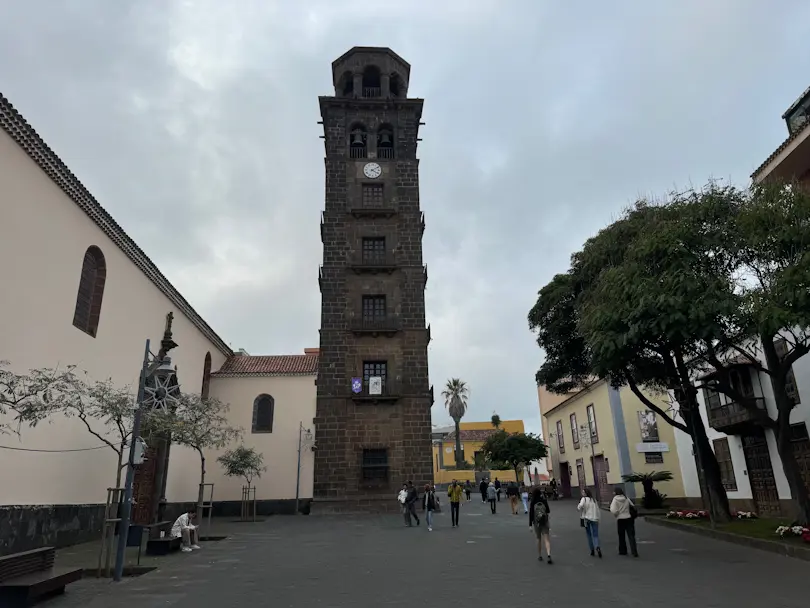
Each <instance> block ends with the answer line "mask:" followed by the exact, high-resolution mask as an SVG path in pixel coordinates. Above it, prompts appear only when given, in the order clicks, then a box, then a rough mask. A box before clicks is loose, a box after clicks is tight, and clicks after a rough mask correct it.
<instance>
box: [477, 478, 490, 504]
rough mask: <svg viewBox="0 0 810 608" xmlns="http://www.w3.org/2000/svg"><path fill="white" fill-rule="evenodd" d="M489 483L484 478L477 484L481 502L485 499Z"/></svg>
mask: <svg viewBox="0 0 810 608" xmlns="http://www.w3.org/2000/svg"><path fill="white" fill-rule="evenodd" d="M488 486H489V484H488V483H487V480H486V479H482V480H481V483H479V484H478V490H479V491H480V492H481V502H486V501H487V487H488Z"/></svg>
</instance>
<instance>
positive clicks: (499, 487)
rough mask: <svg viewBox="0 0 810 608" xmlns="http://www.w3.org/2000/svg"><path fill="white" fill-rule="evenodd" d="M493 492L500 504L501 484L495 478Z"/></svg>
mask: <svg viewBox="0 0 810 608" xmlns="http://www.w3.org/2000/svg"><path fill="white" fill-rule="evenodd" d="M495 492H497V494H498V502H501V482H500V480H499V479H498V478H497V477H496V478H495Z"/></svg>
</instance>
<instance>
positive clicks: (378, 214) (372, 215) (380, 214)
mask: <svg viewBox="0 0 810 608" xmlns="http://www.w3.org/2000/svg"><path fill="white" fill-rule="evenodd" d="M349 213H351V214H352V217H354V218H356V219H362V218H368V219H376V218H389V217H394V216H395V215H396V214H397V208H396V207H395V206H394V205H378V206H374V207H364V206H362V205H359V204H355V205H354V206H352V207H351V208H350V209H349Z"/></svg>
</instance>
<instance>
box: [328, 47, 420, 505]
mask: <svg viewBox="0 0 810 608" xmlns="http://www.w3.org/2000/svg"><path fill="white" fill-rule="evenodd" d="M410 69H411V68H410V65H409V64H408V63H406V62H405V61H404V60H403V59H402V58H401V57H399V56H398V55H397V54H396V53H394V52H393V51H391V49H388V48H376V47H374V48H372V47H354V48H353V49H351V50H350V51H348V52H347V53H346V54H344V55H343V56H342V57H340V58H339V59H337V60H335V61H334V62H333V63H332V76H333V82H334V86H335V94H334V96H324V97H320V98H319V101H320V108H321V117H322V118H323V122H322V124H323V130H324V136H323V138H324V142H325V147H326V159H325V166H326V204H325V209H324V212H323V219H322V221H321V240H322V242H323V266H322V267H321V268H320V271H319V275H318V282H319V284H320V290H321V302H322V303H321V344H320V363H319V369H318V392H317V412H316V418H315V439H316V442H317V451H316V453H315V487H314V500H315V502H314V504H313V508H314V509H315V510H316V511H332V512H335V511H338V512H340V511H353V510H389V509H393V508H396V503H395V501H394V500H393V499H392V496H394V494H395V493H396V490H398V489H399V488H400V486H401V485H402V483H403V482H404V481H408V480H411V481H413V482H414V483H415V484H420V485H424V484H425V483H427V482H430V481H432V480H433V466H432V452H431V420H430V408H431V405H432V404H433V387H432V386H430V383H429V380H428V357H427V347H428V343H429V342H430V328H429V327H426V324H425V284H426V283H427V268H426V267H425V266H424V265H423V262H422V234H423V232H424V230H425V222H424V217H423V215H422V212H421V211H420V209H419V161H418V160H417V158H416V145H417V141H418V133H419V125H420V124H421V123H420V119H421V116H422V104H423V100H421V99H411V98H408V79H409V76H410Z"/></svg>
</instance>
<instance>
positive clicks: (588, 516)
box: [577, 489, 602, 559]
mask: <svg viewBox="0 0 810 608" xmlns="http://www.w3.org/2000/svg"><path fill="white" fill-rule="evenodd" d="M577 511H579V518H580V521H581V522H582V526H583V527H584V528H585V535H586V536H587V537H588V548H589V549H590V550H591V556H593V552H594V551H596V553H597V555H599V558H600V559H601V557H602V548H601V547H600V546H599V503H597V502H596V501H595V500H594V499H593V494H591V491H590V490H588V489H585V490H584V491H583V492H582V498H581V499H580V501H579V504H578V505H577Z"/></svg>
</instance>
